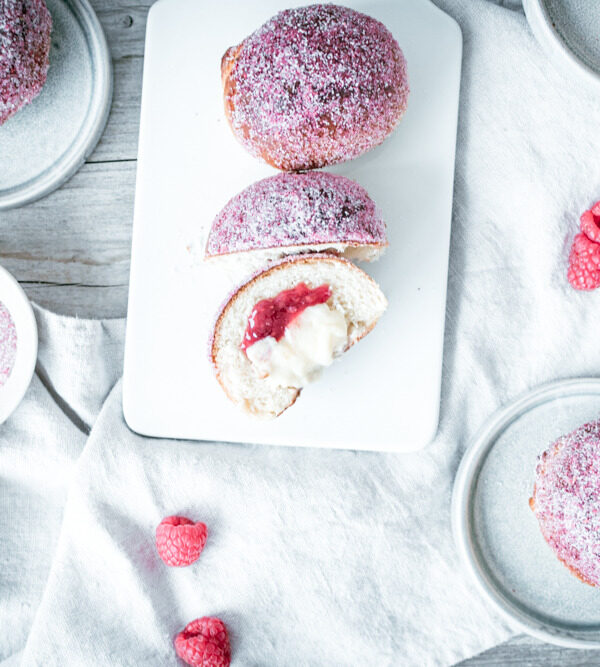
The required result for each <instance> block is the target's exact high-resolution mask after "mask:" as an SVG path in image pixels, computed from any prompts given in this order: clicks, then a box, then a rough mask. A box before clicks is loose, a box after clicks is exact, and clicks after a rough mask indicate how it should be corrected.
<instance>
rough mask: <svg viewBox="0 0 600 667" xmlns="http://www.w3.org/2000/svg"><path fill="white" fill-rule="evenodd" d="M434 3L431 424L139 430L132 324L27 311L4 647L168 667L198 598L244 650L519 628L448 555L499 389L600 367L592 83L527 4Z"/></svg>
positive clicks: (338, 646)
mask: <svg viewBox="0 0 600 667" xmlns="http://www.w3.org/2000/svg"><path fill="white" fill-rule="evenodd" d="M437 4H439V5H440V6H441V7H442V8H444V9H445V10H446V11H448V12H449V13H450V14H451V15H453V16H454V17H455V18H456V19H457V20H458V21H459V23H460V24H461V27H462V29H463V35H464V46H465V51H464V65H463V85H462V91H461V110H460V120H459V136H458V151H457V162H456V186H455V205H454V220H453V231H452V249H451V256H450V275H449V291H448V307H447V325H446V341H445V353H444V379H443V388H442V406H441V418H440V429H439V433H438V436H437V437H436V439H435V441H434V442H433V443H432V444H431V445H430V446H429V447H428V448H427V449H425V450H424V451H422V452H420V453H417V454H411V455H392V454H373V453H357V452H351V451H328V450H317V449H288V448H278V447H260V446H244V445H229V444H218V443H189V442H180V441H166V440H152V439H144V438H141V437H138V436H136V435H134V434H133V433H131V432H130V431H129V430H128V429H127V427H126V425H125V424H124V422H123V418H122V412H121V387H120V382H119V380H118V377H119V375H120V372H121V362H122V359H121V350H122V342H123V322H122V321H112V322H92V321H82V320H75V319H68V318H60V317H57V316H55V315H51V314H49V313H47V312H45V311H43V310H41V309H37V311H36V312H37V316H38V322H39V327H40V332H41V337H40V357H39V363H38V369H37V374H36V377H35V378H34V381H33V383H32V386H31V388H30V390H29V392H28V394H27V396H26V398H25V400H24V402H23V404H22V405H21V406H20V407H19V409H18V410H17V411H16V412H15V414H14V415H13V416H12V417H11V418H10V419H9V421H8V422H7V423H6V424H5V425H4V426H3V427H2V429H1V430H0V485H1V486H0V539H1V546H0V659H4V660H5V663H2V664H3V665H4V664H7V665H8V664H9V663H10V664H23V665H26V666H30V665H44V667H49V666H53V665H57V666H58V665H60V666H64V665H86V666H88V665H100V666H107V667H108V666H111V667H114V666H120V665H123V666H129V665H139V664H147V665H157V666H158V665H175V664H177V659H176V658H175V655H174V652H173V648H172V639H173V636H174V635H175V634H176V632H177V631H179V630H180V629H181V628H182V627H183V626H184V625H185V624H186V623H187V622H188V621H190V620H192V619H193V618H196V617H198V616H202V615H217V616H220V617H221V618H222V619H223V620H224V621H225V622H226V623H227V625H228V627H229V629H230V634H231V643H232V649H233V664H234V665H283V666H287V665H289V666H298V665H325V664H327V665H359V664H360V665H364V664H366V665H419V666H423V665H449V664H452V663H454V662H456V661H459V660H461V659H463V658H466V657H468V656H470V655H472V654H474V653H476V652H479V651H481V650H484V649H485V648H488V647H490V646H492V645H494V644H495V643H497V642H500V641H502V640H504V639H506V638H507V637H509V636H510V634H511V633H512V632H513V631H514V630H513V629H511V628H509V627H508V626H507V625H505V624H504V623H503V622H502V621H501V620H500V619H499V618H498V617H497V616H496V614H495V613H494V612H493V610H491V609H490V608H489V606H488V605H487V604H486V603H485V602H484V601H483V600H482V599H481V597H480V596H479V594H478V593H477V591H476V590H474V588H473V585H472V583H471V581H470V579H469V578H468V576H467V575H466V574H465V573H464V572H463V570H462V568H461V565H460V563H459V561H458V557H457V554H456V552H455V549H454V546H453V543H452V537H451V532H450V514H449V509H450V495H451V489H452V481H453V476H454V473H455V470H456V467H457V465H458V463H459V460H460V456H461V454H462V452H463V451H464V448H465V446H466V444H467V442H468V440H469V438H470V437H471V436H472V435H473V434H474V432H475V431H476V429H477V428H478V427H479V425H480V424H481V422H482V421H483V420H484V418H485V417H487V416H488V415H489V414H490V413H491V412H492V411H493V410H494V409H496V408H497V407H498V406H500V405H501V404H503V403H505V402H506V401H508V400H510V399H511V398H513V397H514V396H516V395H517V394H519V393H521V392H523V391H524V390H526V389H528V388H530V387H533V386H535V385H537V384H539V383H540V382H544V381H548V380H553V379H556V378H562V377H574V376H578V375H596V374H598V373H599V372H600V346H598V345H597V344H596V341H595V338H596V334H597V332H598V331H599V330H600V290H599V291H597V292H594V293H586V294H580V293H576V292H575V291H573V290H572V289H571V288H570V287H569V286H568V285H567V283H566V280H565V272H566V260H567V255H568V249H569V244H570V241H571V239H572V237H573V235H574V233H575V230H576V227H577V219H578V214H579V213H580V212H581V211H582V210H583V209H585V208H587V207H588V206H589V205H590V204H591V203H592V202H593V201H594V199H595V198H596V199H598V198H600V170H599V169H598V146H597V141H596V139H597V137H598V136H600V93H599V92H598V91H590V90H585V89H584V88H583V87H581V86H580V84H579V83H578V82H577V81H575V80H574V79H573V77H569V76H565V75H563V74H561V73H559V72H556V71H555V70H554V69H553V67H552V66H551V65H550V63H549V62H548V61H547V60H546V58H545V57H544V55H543V53H542V52H541V51H540V49H539V47H538V45H537V44H536V43H535V41H534V40H533V38H532V36H531V34H530V32H529V30H528V27H527V24H526V21H525V18H524V16H523V15H522V13H520V12H518V11H513V10H511V9H505V8H502V7H499V6H496V5H492V4H488V3H487V2H485V1H484V0H456V1H452V0H437ZM432 99H435V95H434V94H433V95H432ZM432 196H435V193H432ZM431 233H432V234H434V233H435V230H434V229H432V230H431ZM215 391H218V388H217V387H216V386H215ZM88 432H89V437H88V436H87V434H88ZM544 444H545V443H540V447H542V446H543V445H544ZM65 498H66V504H64V503H65ZM63 504H64V514H62V508H63ZM175 513H176V514H184V515H188V516H190V517H192V518H194V519H197V520H202V521H204V522H205V523H207V525H208V529H209V540H208V543H207V546H206V549H205V551H204V553H203V554H202V556H201V558H200V560H199V561H198V562H197V563H196V564H195V565H193V566H191V567H189V568H184V569H169V568H167V567H166V566H164V565H163V564H162V563H161V561H160V560H159V559H158V556H157V554H156V551H155V547H154V529H155V526H156V524H157V523H158V522H159V521H160V519H161V518H162V517H163V516H166V515H168V514H175ZM61 515H62V527H60V525H61ZM59 532H60V534H59ZM46 579H47V581H46Z"/></svg>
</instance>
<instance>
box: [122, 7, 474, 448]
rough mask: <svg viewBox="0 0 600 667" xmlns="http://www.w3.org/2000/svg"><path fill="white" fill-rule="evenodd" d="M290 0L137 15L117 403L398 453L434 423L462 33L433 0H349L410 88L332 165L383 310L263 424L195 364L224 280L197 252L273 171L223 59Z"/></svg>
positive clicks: (275, 439)
mask: <svg viewBox="0 0 600 667" xmlns="http://www.w3.org/2000/svg"><path fill="white" fill-rule="evenodd" d="M302 4H307V3H306V2H304V3H303V2H295V1H294V0H291V1H290V0H283V1H282V0H261V1H260V2H244V1H243V0H239V1H238V2H228V1H226V0H223V1H222V2H219V3H216V2H202V1H201V0H159V2H157V3H156V4H155V5H154V6H153V7H152V9H151V10H150V14H149V16H148V28H147V34H146V53H145V62H144V82H143V95H142V111H141V124H140V141H139V161H138V172H137V189H136V199H135V214H134V225H133V249H132V260H131V282H130V293H129V313H128V322H127V340H126V348H125V370H124V384H123V410H124V415H125V419H126V421H127V423H128V424H129V426H130V428H132V429H133V430H134V431H137V432H138V433H141V434H144V435H149V436H158V437H170V438H185V439H199V440H218V441H228V442H248V443H260V444H278V445H302V446H314V447H342V448H349V449H370V450H389V451H410V450H415V449H419V448H421V447H424V446H425V445H426V444H427V443H428V442H429V441H430V440H431V439H432V438H433V437H434V435H435V433H436V431H437V424H438V415H439V402H440V383H441V368H442V351H443V334H444V320H445V304H446V281H447V271H448V250H449V240H450V222H451V213H452V190H453V181H454V154H455V143H456V123H457V114H458V95H459V87H460V67H461V55H462V38H461V32H460V29H459V27H458V25H457V24H456V22H455V21H454V20H453V19H451V18H450V17H448V16H447V15H446V14H444V13H443V12H441V11H440V10H439V9H437V8H436V7H435V6H434V5H433V4H431V3H430V2H429V0H379V1H378V0H359V1H353V0H349V1H348V2H345V3H344V4H347V5H348V6H350V7H352V8H354V9H357V10H359V11H362V12H365V13H366V14H369V15H371V16H373V17H375V18H377V19H379V20H381V21H382V22H383V23H384V24H385V25H386V26H387V27H388V28H389V29H390V30H391V32H392V34H393V35H394V36H395V37H396V39H397V40H398V42H399V43H400V46H401V47H402V49H403V51H404V54H405V56H406V59H407V62H408V73H409V82H410V88H411V93H410V97H409V103H408V110H407V112H406V115H405V117H404V119H403V120H402V121H401V123H400V125H399V127H398V129H397V130H396V131H395V132H394V134H393V135H392V136H391V137H389V138H388V139H387V140H386V141H385V142H384V143H383V144H382V145H381V146H379V147H378V148H376V149H374V150H372V151H370V152H369V153H367V154H366V155H364V156H362V157H360V158H359V159H357V160H353V161H351V162H347V163H344V164H341V165H336V166H335V167H333V168H329V170H330V171H333V172H336V173H339V174H343V175H344V176H348V177H349V178H352V179H354V180H356V181H358V183H360V184H361V185H362V186H364V187H365V188H366V189H367V190H368V192H369V193H370V195H371V196H372V198H373V199H374V200H375V202H376V203H377V205H378V206H379V208H380V209H381V210H382V212H383V215H384V218H385V220H386V222H387V227H388V238H389V243H390V246H389V249H388V250H387V252H386V253H385V255H384V256H383V258H382V259H381V260H380V261H378V262H376V263H373V264H363V265H362V268H364V269H365V270H366V271H367V272H368V273H370V274H371V275H372V276H373V277H374V278H375V280H377V282H378V283H379V284H380V286H381V288H382V289H383V292H384V293H385V294H386V296H387V298H388V300H389V307H388V310H387V311H386V313H385V314H384V315H383V317H382V318H381V320H380V321H379V323H378V325H377V326H376V327H375V329H374V330H373V332H372V333H371V334H369V335H368V336H367V337H366V338H365V339H364V340H363V341H361V342H360V343H359V344H358V345H356V346H355V347H354V348H352V349H351V350H349V352H348V353H346V354H345V355H344V356H343V357H342V358H341V360H338V361H336V362H335V363H334V364H333V365H332V366H331V367H330V368H328V369H326V370H325V372H324V373H323V376H322V378H321V379H320V380H318V381H317V382H315V383H314V384H311V385H309V386H308V387H306V388H305V389H304V391H303V392H302V395H301V396H300V398H299V399H298V401H297V402H296V404H295V405H294V406H292V407H291V408H290V409H289V410H287V411H286V412H285V413H284V414H283V415H282V416H281V417H279V418H277V419H275V420H273V421H257V420H255V419H254V418H252V417H250V416H248V415H246V414H245V413H243V412H242V411H241V410H240V409H239V408H237V407H236V406H235V405H234V404H232V403H230V402H229V400H228V399H227V398H226V397H225V394H224V393H223V391H222V389H221V388H220V386H219V385H218V383H217V381H216V380H215V378H214V374H213V370H212V367H211V366H210V364H209V362H208V358H207V339H208V336H209V332H210V328H211V326H212V323H213V318H214V315H215V312H216V310H217V308H218V307H219V305H220V304H221V303H222V301H223V300H224V298H225V297H226V295H227V294H228V292H229V291H230V289H231V288H232V286H233V285H232V282H231V279H230V278H229V279H228V278H225V277H224V276H223V275H222V274H220V273H219V272H218V271H217V270H216V269H214V268H212V267H210V266H208V265H206V264H205V263H204V262H203V261H202V255H203V242H204V238H205V235H206V233H207V231H208V228H209V227H210V224H211V222H212V220H213V218H214V217H215V215H216V214H217V213H218V212H219V210H220V209H221V208H222V207H223V206H224V205H225V204H226V203H227V201H228V200H229V199H230V198H231V197H232V196H234V195H235V194H237V193H238V192H239V191H240V190H242V189H244V188H245V187H247V186H248V185H250V184H251V183H253V182H254V181H257V180H259V179H261V178H264V177H266V176H269V175H271V174H274V173H276V170H274V169H273V168H271V167H269V166H267V165H264V164H261V163H260V162H259V161H258V160H256V159H255V158H253V157H251V156H250V155H249V154H247V153H246V151H245V150H244V149H243V148H242V146H241V145H240V144H238V142H237V141H236V139H235V138H234V136H233V134H232V133H231V131H230V129H229V127H228V124H227V121H226V119H225V117H224V113H223V104H222V91H221V80H220V62H221V56H222V55H223V53H224V52H225V50H226V49H227V48H228V47H229V46H231V45H234V44H238V43H239V42H240V41H241V40H242V39H243V38H244V37H245V36H247V35H248V34H249V33H251V32H252V31H253V30H255V29H256V28H258V27H259V26H260V25H261V24H262V23H264V22H265V21H266V20H267V19H268V18H270V17H271V16H272V15H273V14H275V13H277V11H279V10H281V9H284V8H286V7H290V6H295V5H302Z"/></svg>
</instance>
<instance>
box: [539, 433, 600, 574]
mask: <svg viewBox="0 0 600 667" xmlns="http://www.w3.org/2000/svg"><path fill="white" fill-rule="evenodd" d="M530 505H531V507H532V509H533V511H534V512H535V515H536V517H537V519H538V521H539V523H540V528H541V530H542V534H543V536H544V538H545V540H546V542H548V544H549V545H550V546H551V547H552V549H553V550H554V551H555V553H556V555H557V556H558V558H559V559H560V560H561V561H562V562H563V563H564V564H565V565H566V566H567V567H568V568H569V569H570V570H571V571H572V572H573V573H574V574H575V575H576V576H578V577H579V578H580V579H581V580H582V581H584V582H585V583H588V584H591V585H592V586H598V585H600V421H595V422H591V423H589V424H584V425H583V426H581V427H579V428H578V429H576V430H575V431H573V432H572V433H569V434H568V435H564V436H562V437H560V438H559V439H558V440H557V441H556V442H555V443H554V444H553V445H551V446H550V448H549V449H548V450H547V451H545V452H544V453H543V454H542V455H541V456H540V457H539V459H538V465H537V468H536V477H535V487H534V492H533V498H532V499H531V501H530Z"/></svg>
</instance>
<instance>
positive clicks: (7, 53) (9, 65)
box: [0, 0, 52, 125]
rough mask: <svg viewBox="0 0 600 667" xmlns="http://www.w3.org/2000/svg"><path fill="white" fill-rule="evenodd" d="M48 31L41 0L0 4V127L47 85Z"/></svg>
mask: <svg viewBox="0 0 600 667" xmlns="http://www.w3.org/2000/svg"><path fill="white" fill-rule="evenodd" d="M51 29H52V18H51V17H50V12H49V11H48V8H47V7H46V3H45V2H44V0H0V125H2V124H3V123H4V122H5V121H6V120H7V119H8V118H10V116H12V115H13V114H14V113H16V112H17V111H18V110H19V109H20V108H21V107H22V106H24V105H25V104H29V103H30V102H31V101H32V100H33V99H34V98H35V97H36V96H37V95H38V94H39V92H40V91H41V89H42V87H43V85H44V83H46V74H47V72H48V66H49V53H50V31H51Z"/></svg>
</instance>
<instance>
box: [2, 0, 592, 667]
mask: <svg viewBox="0 0 600 667" xmlns="http://www.w3.org/2000/svg"><path fill="white" fill-rule="evenodd" d="M198 1H201V0H198ZM517 3H518V0H498V4H504V5H505V6H510V7H516V6H517ZM92 4H93V5H94V8H95V9H96V12H97V14H98V17H99V19H100V21H101V23H102V25H103V27H104V30H105V32H106V37H107V40H108V43H109V47H110V49H111V54H112V57H113V64H114V84H115V89H114V99H113V105H112V110H111V114H110V118H109V121H108V124H107V127H106V131H105V133H104V136H103V137H102V139H101V141H100V143H99V144H98V146H97V148H96V150H95V151H94V153H93V154H92V155H91V156H90V158H89V160H88V162H87V164H86V165H85V166H84V167H83V168H82V169H81V171H80V172H79V173H77V174H76V175H75V176H74V177H73V178H72V179H71V180H70V181H69V182H68V183H66V184H65V185H64V186H63V187H62V188H60V189H59V190H57V191H56V192H55V193H53V194H52V195H50V196H49V197H46V198H45V199H43V200H41V201H39V202H35V203H34V204H31V205H29V206H26V207H24V208H22V209H17V210H14V211H7V212H2V213H0V263H2V264H3V265H4V266H5V267H6V268H7V269H8V270H9V271H11V272H12V273H13V274H14V275H15V276H16V277H17V278H18V279H19V280H20V281H21V282H22V284H23V286H24V288H25V290H26V291H27V293H28V294H29V296H30V297H31V298H32V299H34V300H35V301H37V302H38V303H39V304H41V305H42V306H45V307H47V308H50V309H52V310H54V311H57V312H60V313H63V314H68V315H78V316H81V317H122V316H124V315H125V314H126V310H127V285H128V279H129V257H130V245H131V220H132V214H133V195H134V185H135V167H136V165H135V159H136V155H137V137H138V129H139V106H140V98H141V84H142V70H143V54H144V33H145V27H146V16H147V12H148V8H149V6H150V4H152V3H151V2H149V1H148V0H141V1H140V2H136V3H135V4H134V3H132V2H129V1H128V0H92ZM461 664H462V665H468V666H469V667H477V666H480V667H483V666H487V667H492V666H493V667H500V666H504V665H523V666H526V665H531V666H536V667H537V666H538V665H546V666H552V665H556V666H561V667H563V666H564V667H569V666H574V665H598V664H600V654H599V653H597V652H595V651H575V650H569V649H564V648H560V647H555V646H550V645H548V644H543V643H542V642H539V641H537V640H535V639H532V638H530V637H526V636H520V637H516V638H515V639H513V640H511V641H509V642H506V643H505V644H502V645H501V646H498V647H495V648H493V649H491V650H489V651H486V652H485V653H482V654H481V655H479V656H476V657H474V658H471V659H470V660H467V661H465V662H463V663H461Z"/></svg>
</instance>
